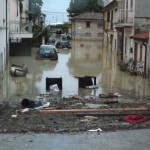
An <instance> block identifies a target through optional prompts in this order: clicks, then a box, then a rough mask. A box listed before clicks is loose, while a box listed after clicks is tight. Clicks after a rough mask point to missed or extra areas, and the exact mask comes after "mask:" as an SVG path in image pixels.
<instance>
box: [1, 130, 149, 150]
mask: <svg viewBox="0 0 150 150" xmlns="http://www.w3.org/2000/svg"><path fill="white" fill-rule="evenodd" d="M149 137H150V130H147V129H146V130H128V131H118V132H101V133H100V135H98V134H97V133H96V132H86V133H84V134H75V135H68V134H56V135H54V134H33V133H32V134H31V133H30V135H27V134H0V150H142V149H143V150H149V149H150V142H149Z"/></svg>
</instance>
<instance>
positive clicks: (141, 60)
mask: <svg viewBox="0 0 150 150" xmlns="http://www.w3.org/2000/svg"><path fill="white" fill-rule="evenodd" d="M140 61H142V45H140Z"/></svg>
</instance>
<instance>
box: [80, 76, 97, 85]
mask: <svg viewBox="0 0 150 150" xmlns="http://www.w3.org/2000/svg"><path fill="white" fill-rule="evenodd" d="M92 78H94V85H96V77H91V76H85V77H78V82H79V88H86V87H87V86H93V81H92Z"/></svg>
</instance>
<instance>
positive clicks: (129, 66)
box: [119, 59, 138, 75]
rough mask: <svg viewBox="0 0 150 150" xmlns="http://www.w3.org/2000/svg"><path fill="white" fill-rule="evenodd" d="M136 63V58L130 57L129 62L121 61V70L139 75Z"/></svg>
mask: <svg viewBox="0 0 150 150" xmlns="http://www.w3.org/2000/svg"><path fill="white" fill-rule="evenodd" d="M136 64H137V63H136V61H135V60H133V59H130V60H129V61H128V62H127V63H123V62H121V63H120V64H119V66H120V70H121V71H126V72H128V73H130V74H131V75H137V74H138V71H137V66H136Z"/></svg>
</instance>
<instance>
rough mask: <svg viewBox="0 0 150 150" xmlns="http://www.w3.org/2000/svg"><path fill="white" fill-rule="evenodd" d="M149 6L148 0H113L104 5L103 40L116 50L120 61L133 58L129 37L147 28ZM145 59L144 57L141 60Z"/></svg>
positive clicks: (133, 48) (132, 46)
mask: <svg viewBox="0 0 150 150" xmlns="http://www.w3.org/2000/svg"><path fill="white" fill-rule="evenodd" d="M149 8H150V1H149V0H144V1H140V0H113V1H111V2H109V3H107V5H106V6H105V8H104V22H105V23H104V35H105V42H107V44H108V45H109V47H111V49H113V50H116V51H117V52H118V55H119V57H120V59H121V61H122V62H127V61H129V60H130V59H131V58H133V59H134V50H135V45H134V42H133V38H130V37H131V36H132V35H134V34H137V33H141V32H147V31H148V30H149V25H150V17H149V16H150V10H149ZM143 49H144V47H143ZM137 51H138V50H137ZM143 51H144V50H143ZM147 60H148V59H144V60H143V61H147ZM144 64H147V63H146V62H145V63H144ZM147 67H148V66H147ZM145 70H147V69H145Z"/></svg>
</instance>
